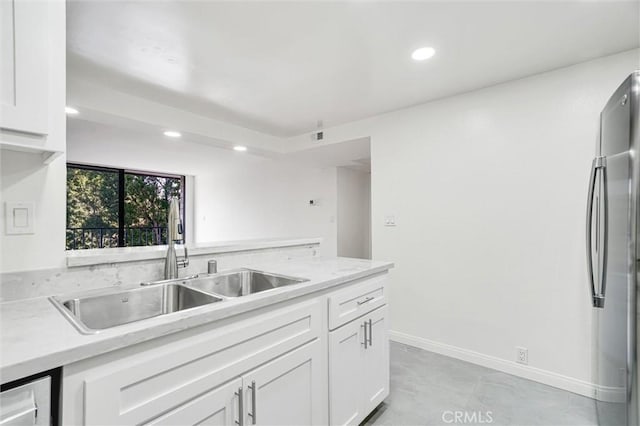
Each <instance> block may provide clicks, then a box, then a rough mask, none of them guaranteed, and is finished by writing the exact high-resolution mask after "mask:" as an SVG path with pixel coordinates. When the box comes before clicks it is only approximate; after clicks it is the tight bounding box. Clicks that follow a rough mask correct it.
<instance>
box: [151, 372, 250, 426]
mask: <svg viewBox="0 0 640 426" xmlns="http://www.w3.org/2000/svg"><path fill="white" fill-rule="evenodd" d="M240 392H242V379H241V378H238V379H236V380H232V381H231V382H229V383H227V384H225V385H222V386H220V387H218V388H216V389H213V390H211V391H209V392H207V393H205V394H204V395H202V396H200V397H198V398H195V399H193V400H192V401H189V402H187V403H185V404H183V405H181V406H179V407H177V408H176V409H174V410H172V411H170V412H169V413H167V414H166V415H164V416H161V417H160V418H158V419H156V420H153V421H151V422H149V423H147V424H148V425H157V426H159V425H166V426H174V425H181V426H191V425H206V426H213V425H216V426H232V425H234V424H235V422H236V421H239V419H240V415H241V413H240V411H239V410H240V405H239V404H240V402H239V395H240Z"/></svg>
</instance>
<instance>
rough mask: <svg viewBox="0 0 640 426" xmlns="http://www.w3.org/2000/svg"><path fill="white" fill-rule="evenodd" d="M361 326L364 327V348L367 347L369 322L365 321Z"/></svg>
mask: <svg viewBox="0 0 640 426" xmlns="http://www.w3.org/2000/svg"><path fill="white" fill-rule="evenodd" d="M360 327H364V334H363V335H364V338H363V339H362V343H361V345H364V348H365V349H367V322H366V321H365V322H363V323H362V325H361V326H360Z"/></svg>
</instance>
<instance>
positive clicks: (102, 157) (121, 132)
mask: <svg viewBox="0 0 640 426" xmlns="http://www.w3.org/2000/svg"><path fill="white" fill-rule="evenodd" d="M67 156H68V161H70V162H78V163H89V164H98V165H105V166H114V167H124V168H131V169H138V170H149V171H160V172H166V173H176V174H184V175H193V176H195V191H194V200H195V211H194V213H193V215H194V217H195V241H196V242H211V241H226V240H240V239H253V238H280V237H322V238H323V242H322V244H321V254H322V255H327V256H335V255H336V220H335V216H336V168H335V167H327V168H311V167H308V166H303V165H298V164H295V163H290V162H286V161H278V160H274V159H269V158H264V157H260V156H255V155H251V154H250V153H240V152H235V151H232V150H229V149H221V148H215V147H211V146H207V145H205V144H200V143H192V142H189V141H188V139H185V138H182V139H180V140H175V139H169V138H166V137H163V136H162V135H158V136H150V135H149V134H147V133H143V132H138V131H134V130H127V129H118V128H114V127H112V126H107V125H103V124H97V123H92V122H87V121H78V120H74V119H70V120H69V124H68V138H67ZM312 198H313V199H319V200H320V201H321V202H320V204H319V205H318V206H316V207H310V206H309V205H308V201H309V200H310V199H312Z"/></svg>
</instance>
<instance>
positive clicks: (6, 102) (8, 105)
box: [0, 0, 50, 135]
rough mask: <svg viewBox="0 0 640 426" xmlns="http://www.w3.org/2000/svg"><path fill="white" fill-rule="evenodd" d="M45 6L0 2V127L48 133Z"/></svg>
mask: <svg viewBox="0 0 640 426" xmlns="http://www.w3.org/2000/svg"><path fill="white" fill-rule="evenodd" d="M48 13H49V4H48V3H47V2H45V1H30V0H0V106H1V108H2V109H1V110H0V128H2V129H5V130H12V131H17V132H24V133H30V134H37V135H46V134H47V133H48V114H47V111H48V107H49V77H50V73H49V65H50V64H49V46H48V43H49V39H48V29H49V19H48Z"/></svg>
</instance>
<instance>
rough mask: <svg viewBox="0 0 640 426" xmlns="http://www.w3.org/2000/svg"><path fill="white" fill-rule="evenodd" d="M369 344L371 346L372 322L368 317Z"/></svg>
mask: <svg viewBox="0 0 640 426" xmlns="http://www.w3.org/2000/svg"><path fill="white" fill-rule="evenodd" d="M369 346H373V322H372V321H371V318H369Z"/></svg>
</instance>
